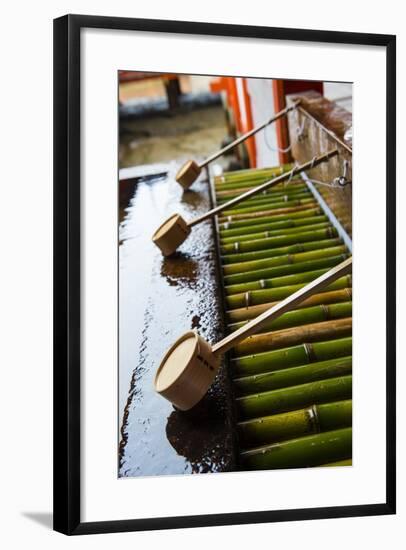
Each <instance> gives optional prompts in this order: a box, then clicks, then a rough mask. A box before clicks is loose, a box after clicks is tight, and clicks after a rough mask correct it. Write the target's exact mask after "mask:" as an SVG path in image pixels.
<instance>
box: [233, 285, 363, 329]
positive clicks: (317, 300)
mask: <svg viewBox="0 0 406 550" xmlns="http://www.w3.org/2000/svg"><path fill="white" fill-rule="evenodd" d="M351 299H352V291H351V289H350V288H344V289H342V290H330V291H326V292H319V293H318V294H313V296H310V298H307V300H305V301H304V302H302V303H301V304H299V305H298V306H297V307H298V308H301V307H309V306H314V305H320V304H325V305H328V304H337V303H340V302H347V301H349V300H351ZM277 303H278V302H270V303H267V304H259V305H257V306H250V307H243V308H239V309H232V310H229V311H227V319H228V322H229V325H228V326H229V327H230V329H231V330H232V329H233V326H234V325H235V324H238V323H242V322H244V321H248V320H249V319H254V318H255V317H258V315H260V314H261V313H263V312H264V311H266V310H267V309H268V308H269V307H271V306H273V305H275V304H277Z"/></svg>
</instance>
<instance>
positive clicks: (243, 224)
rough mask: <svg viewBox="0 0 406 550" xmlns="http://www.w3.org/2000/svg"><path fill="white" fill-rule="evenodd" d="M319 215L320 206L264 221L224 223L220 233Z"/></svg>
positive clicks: (270, 217)
mask: <svg viewBox="0 0 406 550" xmlns="http://www.w3.org/2000/svg"><path fill="white" fill-rule="evenodd" d="M318 214H323V211H322V210H321V208H320V207H319V206H316V208H314V207H313V208H306V209H305V210H303V209H301V210H300V211H299V212H291V213H288V214H278V215H275V216H273V215H272V216H264V217H263V218H262V219H260V220H258V219H256V218H254V219H252V220H242V221H235V222H227V221H226V222H224V223H222V224H220V225H219V230H220V231H226V230H228V229H230V230H231V229H238V228H240V227H249V226H250V225H258V224H259V223H269V224H276V223H280V222H283V221H286V220H289V221H290V220H297V219H302V218H306V217H311V216H316V215H318Z"/></svg>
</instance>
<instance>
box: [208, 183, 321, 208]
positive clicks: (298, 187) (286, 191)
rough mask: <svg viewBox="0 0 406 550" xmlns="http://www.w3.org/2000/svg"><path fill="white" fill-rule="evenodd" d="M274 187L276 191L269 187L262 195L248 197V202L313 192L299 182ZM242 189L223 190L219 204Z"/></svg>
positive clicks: (252, 202)
mask: <svg viewBox="0 0 406 550" xmlns="http://www.w3.org/2000/svg"><path fill="white" fill-rule="evenodd" d="M248 189H250V188H249V187H248V188H245V190H248ZM274 189H275V193H271V192H270V190H269V189H265V191H263V192H262V193H261V194H260V195H255V196H254V197H250V198H248V199H247V201H246V203H247V204H255V203H256V202H258V201H264V202H266V200H268V199H270V198H272V199H273V200H275V199H277V198H279V199H281V200H289V198H290V197H294V196H295V195H299V194H306V195H308V196H309V195H311V192H310V191H309V189H308V187H307V186H306V185H303V184H298V183H294V184H291V183H290V184H289V185H287V186H285V187H283V186H281V187H279V186H277V187H275V188H274ZM241 191H243V190H242V189H241V190H240V189H238V190H236V191H222V192H221V193H219V194H218V195H220V197H219V200H218V204H222V203H223V202H227V201H228V200H230V199H232V198H234V197H238V195H239V194H240V193H241ZM285 197H287V198H285Z"/></svg>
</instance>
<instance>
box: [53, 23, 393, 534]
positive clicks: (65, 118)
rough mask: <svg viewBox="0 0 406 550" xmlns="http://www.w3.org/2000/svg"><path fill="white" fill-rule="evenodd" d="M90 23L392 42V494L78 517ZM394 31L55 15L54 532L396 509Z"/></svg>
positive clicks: (388, 81)
mask: <svg viewBox="0 0 406 550" xmlns="http://www.w3.org/2000/svg"><path fill="white" fill-rule="evenodd" d="M83 28H102V29H115V30H126V31H128V30H132V31H151V32H165V33H181V34H197V35H207V36H227V37H236V38H262V39H273V40H275V39H277V40H293V41H308V42H320V43H336V44H351V45H367V46H383V47H385V48H386V63H387V66H386V115H387V124H386V161H387V168H386V200H387V203H386V219H387V223H386V230H387V265H386V276H387V289H386V298H387V311H386V321H387V324H386V327H387V328H386V342H387V356H386V383H387V385H386V392H387V393H386V437H387V439H386V500H385V502H382V503H379V504H360V505H351V506H332V507H324V508H306V509H293V510H273V511H260V512H244V513H221V514H210V515H198V516H182V517H162V518H149V519H132V520H123V521H100V522H90V523H82V522H81V520H80V477H81V472H80V345H81V341H80V303H81V302H80V301H81V284H80V267H81V266H80V231H81V229H80V194H81V193H80V186H81V184H80V31H81V29H83ZM395 178H396V37H395V36H393V35H380V34H363V33H348V32H332V31H322V30H303V29H284V28H272V27H256V26H245V25H226V24H212V23H201V22H186V21H163V20H162V21H161V20H151V19H130V18H121V17H99V16H84V15H66V16H64V17H61V18H58V19H55V20H54V529H55V530H57V531H60V532H62V533H65V534H67V535H80V534H93V533H112V532H123V531H139V530H153V529H172V528H185V527H203V526H219V525H233V524H247V523H263V522H275V521H298V520H309V519H326V518H344V517H354V516H369V515H384V514H394V513H395V510H396V505H395V503H396V453H395V451H396V442H395V433H396V416H395V410H396V401H395V399H396V393H395V365H396V306H395V304H396V295H395V293H396V290H395V289H396V242H395V238H396V236H395V226H396V217H395V216H396V205H395V200H396V196H395V195H396V186H395V181H396V179H395Z"/></svg>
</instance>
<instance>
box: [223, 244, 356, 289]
mask: <svg viewBox="0 0 406 550" xmlns="http://www.w3.org/2000/svg"><path fill="white" fill-rule="evenodd" d="M345 252H346V247H345V245H343V244H339V245H338V246H331V247H329V248H319V249H315V250H309V251H308V252H297V253H293V254H281V255H280V256H274V257H270V258H260V259H257V260H247V261H245V262H235V263H234V264H230V265H225V266H224V267H223V273H224V279H225V281H226V284H228V283H230V284H231V283H237V282H243V280H237V279H233V278H232V277H236V276H240V275H242V276H243V277H245V276H248V275H247V274H248V273H250V272H252V271H259V270H262V269H272V268H274V267H280V266H284V265H292V264H295V263H303V262H309V261H312V260H321V259H324V258H330V257H331V256H339V255H340V254H344V253H345ZM244 280H247V279H244Z"/></svg>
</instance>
